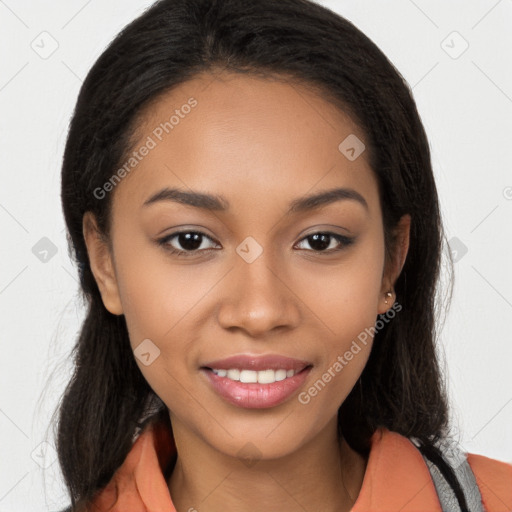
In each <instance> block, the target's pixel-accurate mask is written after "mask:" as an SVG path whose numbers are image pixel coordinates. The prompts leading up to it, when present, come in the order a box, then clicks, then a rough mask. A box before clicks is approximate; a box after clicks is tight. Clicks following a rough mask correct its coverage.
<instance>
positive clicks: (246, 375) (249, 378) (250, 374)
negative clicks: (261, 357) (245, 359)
mask: <svg viewBox="0 0 512 512" xmlns="http://www.w3.org/2000/svg"><path fill="white" fill-rule="evenodd" d="M240 382H258V372H255V371H253V370H242V371H241V372H240Z"/></svg>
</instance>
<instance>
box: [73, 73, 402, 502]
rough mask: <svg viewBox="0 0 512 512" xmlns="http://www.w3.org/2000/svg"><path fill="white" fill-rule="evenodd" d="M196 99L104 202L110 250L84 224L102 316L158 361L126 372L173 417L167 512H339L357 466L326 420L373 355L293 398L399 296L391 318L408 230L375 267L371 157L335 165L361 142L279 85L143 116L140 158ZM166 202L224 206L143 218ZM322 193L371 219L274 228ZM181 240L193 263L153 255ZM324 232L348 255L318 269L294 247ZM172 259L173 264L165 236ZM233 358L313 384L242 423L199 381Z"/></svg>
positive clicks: (223, 83) (184, 97)
mask: <svg viewBox="0 0 512 512" xmlns="http://www.w3.org/2000/svg"><path fill="white" fill-rule="evenodd" d="M191 97H193V98H195V100H197V106H195V107H194V108H193V109H192V110H191V112H190V113H189V114H187V115H184V116H183V118H180V121H179V124H177V125H176V126H174V128H173V129H172V131H170V132H169V133H168V134H165V133H164V135H163V137H162V141H158V140H157V139H155V141H156V142H157V145H156V147H155V148H153V149H151V151H149V153H148V154H147V156H145V157H144V158H143V159H142V160H141V161H140V163H138V165H137V167H136V169H134V170H133V171H132V172H131V173H130V174H129V175H128V176H126V177H125V178H124V179H123V180H122V181H121V183H119V184H118V185H117V186H116V187H115V190H114V191H113V192H111V193H113V194H114V196H113V212H112V214H113V217H112V219H113V221H112V231H111V239H110V243H105V241H104V240H103V239H102V237H100V236H99V235H98V233H97V231H96V228H95V219H94V217H93V216H92V215H90V214H89V213H87V214H86V215H85V216H84V223H83V227H84V236H85V239H86V243H87V248H88V252H89V258H90V262H91V268H92V270H93V273H94V276H95V278H96V281H97V283H98V286H99V289H100V292H101V295H102V299H103V302H104V304H105V307H106V308H107V309H108V310H109V311H110V312H111V313H113V314H116V315H120V314H124V315H125V318H126V322H127V326H128V331H129V335H130V343H131V345H132V348H133V349H135V348H136V347H137V346H138V345H139V344H140V343H141V342H142V340H144V339H147V338H149V339H150V340H152V343H154V344H155V345H156V346H157V347H158V348H159V349H160V355H159V357H158V358H156V359H155V360H154V362H153V363H152V364H150V365H149V366H145V365H143V364H142V363H141V362H140V361H139V360H138V359H137V363H138V365H139V367H140V370H141V372H142V373H143V375H144V377H145V378H146V379H147V381H148V382H149V384H150V385H151V387H152V388H153V390H154V391H155V392H156V393H157V394H158V395H159V396H160V398H162V400H163V401H164V402H165V404H166V405H167V407H168V408H169V411H170V418H171V422H172V428H173V433H174V437H175V441H176V445H177V449H178V454H179V455H178V460H177V465H176V467H175V470H174V472H173V474H172V475H171V478H170V480H169V487H170V491H171V496H172V499H173V502H174V504H175V506H176V508H177V510H178V511H180V512H181V511H187V510H189V509H190V508H191V507H195V508H197V509H200V510H201V511H209V512H211V511H221V510H222V511H225V510H239V511H249V510H251V511H255V510H261V511H263V510H264V511H267V512H268V511H274V510H275V511H278V510H279V511H282V510H289V511H295V510H297V511H299V510H301V511H303V510H315V509H317V508H318V503H322V510H324V511H327V512H328V511H331V510H332V511H334V510H337V511H340V510H350V508H351V506H352V505H353V503H354V501H355V499H356V498H357V495H358V493H359V491H360V488H361V483H362V480H363V476H364V471H365V467H366V461H365V460H364V459H363V458H362V457H361V456H360V455H359V454H358V453H357V452H355V451H354V450H352V449H351V448H350V447H349V446H348V444H347V443H346V442H345V441H344V440H343V439H342V440H341V442H340V441H338V438H337V430H336V422H337V418H336V416H337V411H338V408H339V407H340V405H341V404H342V402H343V400H344V399H345V398H346V396H347V395H348V393H349V392H350V390H351V389H352V387H353V386H354V384H355V383H356V381H357V379H358V378H359V376H360V374H361V372H362V371H363V368H364V366H365V364H366V362H367V359H368V356H369V353H370V349H371V345H372V340H371V339H370V341H369V342H368V343H367V345H366V346H362V350H361V351H360V352H358V353H357V355H355V356H354V358H353V359H352V360H351V361H350V362H349V364H347V365H346V366H345V367H344V368H343V371H341V372H339V373H338V374H336V377H335V378H333V379H332V380H331V381H330V382H329V383H328V384H327V385H326V386H325V388H324V389H322V391H321V392H319V393H318V394H317V396H315V397H313V398H312V399H311V401H310V402H309V403H308V404H302V403H300V402H299V401H298V399H297V394H298V392H300V391H304V390H307V389H308V388H309V387H310V386H312V384H313V383H314V382H315V381H317V380H318V379H319V378H321V376H322V374H323V373H324V372H325V371H326V370H327V368H329V367H332V365H333V363H334V362H335V361H336V360H337V357H338V356H340V355H343V354H344V353H345V352H346V351H347V350H348V349H349V347H350V345H351V343H352V341H353V340H354V339H356V338H357V336H358V334H360V333H361V332H363V331H364V330H365V328H370V327H372V326H374V325H375V321H376V317H377V315H378V314H380V313H384V312H386V311H387V310H388V309H390V308H391V306H392V304H393V302H394V295H393V297H391V299H390V300H389V301H388V304H386V303H385V302H384V300H385V299H386V296H385V294H386V292H387V291H388V290H392V286H393V283H394V282H395V280H396V279H397V277H398V275H399V273H400V270H401V268H402V266H403V263H404V261H405V257H406V254H407V250H408V244H409V224H410V217H409V216H408V215H407V216H404V217H403V219H402V221H401V223H400V225H399V230H398V235H399V237H398V240H399V243H398V246H397V250H396V252H395V257H394V259H393V260H392V261H389V262H387V264H385V252H384V234H383V225H382V213H381V205H380V202H379V196H378V188H377V181H376V178H375V176H374V174H373V171H372V170H371V169H370V167H369V164H368V161H367V156H368V155H367V152H363V153H362V154H361V155H360V156H359V157H358V158H357V159H356V160H354V161H349V160H348V159H347V158H346V157H345V156H344V155H343V154H342V153H341V152H340V151H339V150H338V145H339V144H340V142H341V141H343V140H344V139H345V138H346V137H347V136H348V135H350V134H355V135H356V136H357V137H358V138H359V139H360V140H362V141H364V140H365V135H364V133H362V131H361V129H360V128H359V127H358V126H357V125H356V124H354V122H353V121H352V120H351V119H350V118H349V117H348V116H347V115H345V114H344V113H342V112H340V111H339V110H338V109H336V108H335V107H334V106H332V105H331V104H330V103H328V102H327V101H325V100H324V99H322V97H321V96H319V95H317V94H315V93H313V92H312V91H310V90H309V89H306V88H304V87H302V86H299V85H297V84H292V83H287V82H286V81H276V80H264V79H261V78H256V77H252V76H248V75H240V74H229V73H226V72H224V73H220V74H217V75H212V74H204V75H200V76H198V77H197V78H195V79H193V80H191V81H188V82H187V83H185V84H182V85H180V86H179V87H178V88H176V89H174V90H173V91H171V92H170V93H166V94H165V95H164V96H163V97H161V98H159V99H158V101H156V102H154V103H153V104H152V105H151V106H150V108H149V109H148V110H147V112H146V113H145V115H144V117H143V120H142V122H141V124H140V126H139V143H138V144H136V145H135V146H136V147H140V145H141V144H142V143H143V142H144V141H146V140H147V137H148V136H151V134H152V132H153V130H154V129H155V128H156V127H158V126H159V125H160V123H161V122H164V121H166V120H168V119H169V117H170V116H171V115H172V114H173V112H174V111H175V110H176V109H179V108H180V107H181V106H182V105H184V104H186V103H187V101H188V99H189V98H191ZM153 138H155V137H153ZM164 187H178V188H180V189H183V190H187V191H190V190H191V189H193V190H197V191H201V192H204V193H211V194H217V195H222V196H224V197H225V198H226V200H227V201H229V203H230V208H229V209H228V210H227V211H225V212H222V211H213V212H212V211H206V210H201V209H198V208H195V207H192V206H188V205H184V204H179V203H176V202H171V201H159V202H155V203H154V204H152V205H150V206H146V207H144V206H143V203H144V201H146V200H147V199H148V198H149V197H150V196H151V195H152V194H154V193H155V192H157V191H159V190H160V189H162V188H164ZM335 187H350V188H352V189H355V190H356V191H357V192H359V193H360V194H361V195H362V196H363V197H364V198H365V200H366V202H367V204H368V209H365V208H364V207H363V205H361V204H360V203H358V202H357V201H355V200H341V201H337V202H333V203H331V204H329V205H326V206H324V207H321V208H318V209H317V210H313V211H309V212H303V213H298V214H290V215H287V214H286V210H287V209H288V205H289V203H290V202H291V201H292V200H294V199H296V198H299V197H302V196H304V195H309V194H312V193H315V192H320V191H323V190H327V189H331V188H335ZM181 229H189V230H190V231H201V232H203V233H205V234H206V235H207V236H209V237H211V238H212V240H209V239H208V238H202V242H201V246H200V248H199V249H195V251H196V252H195V253H194V254H193V255H192V256H190V257H178V256H176V255H173V254H170V253H169V251H168V250H166V248H165V247H163V246H159V245H158V243H157V242H156V240H157V239H159V238H162V237H164V236H165V235H170V234H172V233H174V232H176V231H177V230H181ZM325 231H329V232H333V233H336V234H341V235H346V236H354V237H355V241H354V243H353V244H351V245H348V246H346V247H345V248H342V250H340V251H338V252H331V254H327V253H326V252H325V251H329V250H330V249H335V248H338V247H343V246H342V245H341V244H340V243H339V242H337V241H336V239H334V238H331V239H327V244H329V247H328V249H324V252H322V250H321V249H320V250H318V249H317V248H318V247H319V246H318V244H317V245H315V243H314V242H313V241H312V240H311V239H307V238H306V236H308V235H312V234H314V233H318V232H325ZM249 236H250V237H253V238H254V239H255V240H256V241H257V243H258V244H259V245H260V246H261V248H262V249H263V252H262V254H261V255H260V256H259V257H258V258H256V259H255V260H254V261H253V262H252V263H247V261H245V260H244V259H243V258H242V257H241V256H240V255H239V254H238V253H237V252H236V248H237V247H238V246H239V245H240V244H241V242H242V241H243V240H244V239H245V238H246V237H249ZM182 240H183V239H182ZM200 240H201V239H200ZM170 246H172V247H174V248H176V249H182V250H184V249H183V245H180V241H179V240H178V238H177V237H175V238H174V239H171V240H169V241H168V242H167V247H168V248H169V247H170ZM210 248H211V249H213V250H212V251H210V252H209V253H208V252H206V249H210ZM203 249H204V251H203ZM215 249H217V250H215ZM315 249H316V250H315ZM243 353H245V354H251V355H261V354H281V355H285V356H289V357H295V358H298V359H305V360H307V361H309V362H311V364H312V365H313V368H312V370H311V373H310V375H309V376H308V379H307V381H306V383H305V385H304V386H303V387H302V388H301V389H299V391H298V392H297V393H295V394H294V395H293V396H292V397H291V398H290V399H288V400H287V401H285V402H284V403H282V404H280V405H278V406H276V407H272V408H267V409H252V410H248V409H242V408H239V407H236V406H234V405H231V404H229V403H227V402H226V401H224V399H222V398H221V397H219V396H218V395H217V394H216V393H215V392H214V391H213V390H212V389H211V388H210V386H209V384H208V382H207V380H206V379H205V378H204V375H202V374H201V373H200V371H199V368H200V367H201V366H202V365H203V364H204V363H205V362H207V361H211V360H214V359H221V358H224V357H228V356H231V355H234V354H243ZM248 442H250V443H252V445H251V446H253V448H252V449H253V450H255V452H256V454H257V455H256V460H255V463H254V464H253V465H251V466H250V467H249V466H248V465H247V464H246V463H244V461H243V460H242V457H241V454H240V453H239V452H240V450H241V449H242V448H243V447H245V446H246V444H247V443H248ZM340 483H342V484H343V485H340Z"/></svg>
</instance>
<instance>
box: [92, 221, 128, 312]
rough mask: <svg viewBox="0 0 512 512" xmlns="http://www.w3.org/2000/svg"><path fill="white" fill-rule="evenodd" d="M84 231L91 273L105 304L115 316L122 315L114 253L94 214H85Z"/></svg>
mask: <svg viewBox="0 0 512 512" xmlns="http://www.w3.org/2000/svg"><path fill="white" fill-rule="evenodd" d="M82 231H83V235H84V240H85V245H86V246H87V254H88V256H89V262H90V265H91V271H92V273H93V275H94V279H95V280H96V284H97V285H98V288H99V290H100V294H101V299H102V300H103V304H104V305H105V307H106V308H107V310H108V311H110V313H112V314H113V315H121V314H123V307H122V304H121V299H120V296H119V288H118V284H117V277H116V274H115V268H114V264H113V257H112V251H111V249H110V245H109V243H108V241H107V240H106V239H105V235H104V234H103V233H101V231H100V230H99V229H98V225H97V222H96V218H95V216H94V214H93V213H92V212H85V214H84V216H83V219H82Z"/></svg>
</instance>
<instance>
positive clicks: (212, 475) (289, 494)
mask: <svg viewBox="0 0 512 512" xmlns="http://www.w3.org/2000/svg"><path fill="white" fill-rule="evenodd" d="M181 427H182V425H180V424H179V422H176V421H173V433H174V437H175V442H176V447H177V451H178V458H177V460H176V465H175V467H174V470H173V473H172V474H171V477H170V478H169V490H170V494H171V497H172V501H173V504H174V506H175V507H176V510H177V511H178V512H185V511H187V512H188V511H194V510H201V512H221V511H222V512H225V511H230V510H237V511H238V512H249V511H250V512H255V511H259V510H261V511H265V512H278V511H279V512H282V510H287V511H290V512H295V511H297V512H299V511H300V512H304V510H315V509H318V504H319V503H321V504H322V511H323V512H331V511H332V512H334V511H337V512H340V511H350V510H351V509H352V507H353V505H354V502H355V500H356V499H357V496H358V495H359V491H360V489H361V485H362V482H363V478H364V473H365V470H366V460H365V459H364V458H363V457H362V456H361V455H360V454H358V453H357V452H355V451H354V450H352V449H351V448H350V446H349V445H348V443H347V442H346V441H345V440H344V439H343V438H341V439H339V438H338V434H337V425H336V423H335V422H332V423H330V424H329V426H328V427H326V429H324V431H322V432H321V434H319V435H317V436H316V437H315V438H313V439H312V440H310V441H309V442H307V443H306V444H304V445H302V446H301V447H300V449H298V450H297V451H295V452H293V453H290V454H288V455H287V456H284V457H280V458H278V459H271V460H263V459H260V460H257V459H254V460H252V461H251V460H248V461H247V460H246V461H243V460H241V459H239V458H234V457H231V456H227V455H226V454H224V453H221V452H219V451H218V450H216V449H215V448H213V447H212V446H211V445H210V444H208V443H206V442H205V441H204V440H202V439H198V438H197V437H196V436H194V435H193V434H191V433H190V432H188V431H186V429H183V428H181Z"/></svg>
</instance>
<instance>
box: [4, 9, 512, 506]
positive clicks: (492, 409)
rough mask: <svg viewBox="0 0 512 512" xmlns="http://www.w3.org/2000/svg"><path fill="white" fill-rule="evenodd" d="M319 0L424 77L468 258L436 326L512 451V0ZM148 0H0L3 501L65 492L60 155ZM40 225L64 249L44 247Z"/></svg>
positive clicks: (456, 380)
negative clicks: (53, 428)
mask: <svg viewBox="0 0 512 512" xmlns="http://www.w3.org/2000/svg"><path fill="white" fill-rule="evenodd" d="M320 3H322V4H323V5H325V6H327V7H330V8H332V9H333V10H335V11H337V12H339V13H340V14H342V15H344V16H345V17H347V18H348V19H349V20H351V21H352V22H353V23H355V25H356V26H358V27H359V28H360V29H361V30H362V31H363V32H365V33H366V34H367V35H368V36H369V37H370V38H371V39H373V41H375V42H376V43H377V45H378V46H379V47H380V48H381V49H382V50H383V51H384V53H385V54H386V55H387V56H388V57H389V58H390V60H391V61H392V62H393V63H394V64H395V65H396V66H397V68H398V69H399V71H400V72H401V73H402V75H403V76H404V77H405V79H406V80H407V81H408V82H409V83H410V85H411V87H412V88H413V92H414V96H415V98H416V101H417V104H418V109H419V111H420V114H421V116H422V119H423V122H424V125H425V127H426V130H427V134H428V136H429V138H430V143H431V148H432V155H433V163H434V169H435V173H436V179H437V183H438V188H439V194H440V199H441V206H442V214H443V216H444V222H445V228H446V231H447V237H448V239H449V240H450V245H449V247H450V248H451V249H452V250H456V251H457V258H458V262H457V263H456V265H455V276H454V277H455V289H454V298H453V302H452V306H451V309H450V311H449V314H448V316H447V318H446V323H445V326H444V329H443V330H442V332H441V335H440V338H441V341H442V347H443V351H444V352H445V354H446V364H447V366H448V370H449V390H450V394H451V399H452V406H453V415H454V421H455V431H456V432H458V435H459V441H460V442H461V444H462V446H463V448H464V449H465V450H467V451H470V452H474V453H480V454H484V455H487V456H489V457H493V458H499V459H501V460H506V461H509V462H511V461H512V436H511V435H510V432H511V427H510V425H511V424H512V385H511V384H512V376H511V369H510V361H511V356H512V337H511V334H510V324H511V319H512V269H511V255H512V242H511V234H512V233H511V232H512V229H511V220H512V172H511V162H512V139H511V135H512V72H511V63H512V59H511V57H512V30H510V27H511V26H512V0H500V1H496V0H493V1H483V0H482V1H477V0H472V1H462V0H460V1H452V2H449V3H448V2H443V1H441V0H438V1H431V2H427V1H425V0H416V1H412V0H389V1H381V0H372V1H369V0H367V1H355V0H352V1H344V0H331V1H323V2H320ZM150 4H151V2H150V1H143V0H138V1H136V0H129V1H126V0H123V1H122V0H110V1H109V2H100V1H99V0H89V1H83V0H66V1H64V0H59V1H56V0H54V1H52V2H44V3H39V2H34V1H32V2H28V1H15V0H5V1H2V0H0V52H1V59H2V60H1V62H2V64H1V67H0V108H1V113H2V114H1V115H2V117H1V119H2V123H1V126H0V130H1V133H0V144H1V155H2V157H1V161H0V172H1V186H0V229H1V235H2V244H1V246H2V249H1V251H0V311H1V316H0V333H1V334H0V335H1V349H2V350H1V357H0V363H1V371H0V379H1V381H0V382H1V386H0V432H1V437H0V439H1V441H0V442H1V448H0V453H1V461H2V464H1V473H0V512H7V511H27V510H56V509H58V508H59V507H62V506H64V505H66V504H67V500H66V498H65V492H64V488H63V486H62V483H61V479H60V474H59V469H58V462H56V461H55V450H54V448H53V446H52V444H53V440H52V437H51V436H50V435H49V433H48V432H47V427H48V423H49V420H50V414H51V412H52V411H53V409H54V407H55V406H56V404H57V400H58V397H59V395H60V393H61V392H62V390H63V387H64V384H65V383H66V381H67V379H68V377H69V371H70V366H69V361H68V354H69V351H70V349H71V347H72V345H73V343H74V340H75V337H76V334H77V331H78V329H79V326H80V322H81V320H82V317H83V312H84V310H83V305H82V304H81V303H80V302H79V300H78V299H77V290H78V283H77V271H76V269H75V268H74V267H73V265H72V264H71V262H70V260H69V257H68V254H67V246H66V240H65V235H64V231H63V230H64V223H63V218H62V213H61V205H60V196H59V194H60V164H61V158H62V153H63V148H64V143H65V136H66V131H67V125H68V122H69V118H70V115H71V113H72V110H73V108H74V103H75V100H76V97H77V94H78V90H79V87H80V85H81V82H82V80H83V78H84V77H85V75H86V74H87V72H88V70H89V68H90V67H91V65H92V64H93V62H94V61H95V60H96V58H97V57H98V56H99V54H100V53H101V52H102V50H103V49H104V48H105V46H106V44H107V43H108V42H109V41H110V40H111V39H112V38H113V36H114V35H115V34H116V33H117V32H119V30H120V29H121V28H122V27H123V26H124V25H125V24H126V23H128V22H129V21H131V20H132V19H134V18H135V17H136V16H137V15H139V14H140V13H142V11H143V10H144V9H145V8H146V7H148V6H149V5H150ZM454 31H455V32H457V33H456V34H454V33H453V32H454ZM44 32H46V34H45V33H44ZM42 33H43V34H42ZM466 44H468V45H469V46H468V48H467V49H466V50H465V51H464V52H463V53H462V51H463V50H464V49H465V46H466ZM55 45H58V47H57V48H56V49H55V51H54V52H53V53H51V55H50V52H51V51H52V50H53V46H55ZM43 57H44V58H43ZM43 237H47V238H48V239H49V240H50V241H51V243H52V244H53V245H54V246H55V250H56V253H55V255H52V253H51V252H49V253H48V254H47V255H46V261H41V258H43V259H44V253H41V249H40V247H39V246H38V245H36V244H38V243H39V244H44V243H46V244H48V242H40V240H41V239H42V238H43ZM34 246H35V247H36V248H35V249H34V250H33V248H34ZM461 249H462V251H461ZM447 250H448V249H447ZM466 250H467V252H465V251H466ZM464 252H465V253H464ZM446 277H447V276H446V274H445V277H444V279H443V281H446ZM445 288H446V287H445ZM52 375H53V377H52ZM50 377H52V378H51V379H50V380H49V381H48V379H49V378H50ZM45 386H47V392H46V393H44V394H42V390H43V388H44V387H45ZM46 443H47V444H46Z"/></svg>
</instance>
